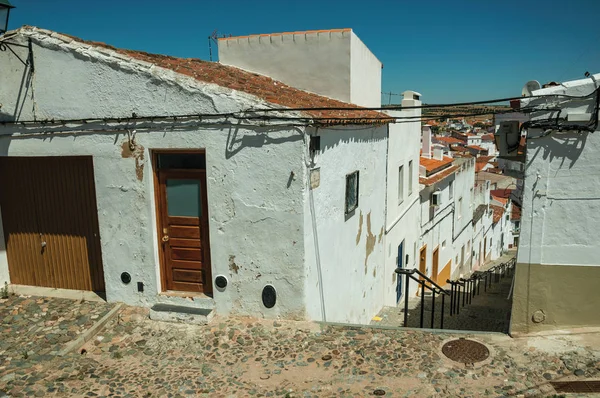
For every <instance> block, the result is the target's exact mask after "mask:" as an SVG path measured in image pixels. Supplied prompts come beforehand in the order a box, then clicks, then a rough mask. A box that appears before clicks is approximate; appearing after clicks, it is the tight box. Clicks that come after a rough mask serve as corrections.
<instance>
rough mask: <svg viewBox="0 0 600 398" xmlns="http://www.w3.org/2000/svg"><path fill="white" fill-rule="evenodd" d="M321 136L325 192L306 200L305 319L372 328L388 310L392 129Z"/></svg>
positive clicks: (343, 131) (309, 193)
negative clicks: (355, 183) (352, 200)
mask: <svg viewBox="0 0 600 398" xmlns="http://www.w3.org/2000/svg"><path fill="white" fill-rule="evenodd" d="M316 133H318V134H319V135H320V137H321V151H320V153H319V154H318V156H317V159H316V163H315V164H314V165H313V166H311V168H319V169H320V185H319V187H317V188H315V189H312V190H308V189H307V190H305V194H304V225H305V228H304V247H305V253H306V255H305V261H306V267H307V277H306V287H305V290H306V301H307V311H308V316H309V318H311V319H326V320H327V321H332V322H350V323H368V322H369V321H370V320H371V318H372V317H373V316H374V315H375V314H377V313H378V312H379V311H380V310H381V308H382V306H383V304H384V295H383V291H384V281H385V280H386V278H387V279H389V276H390V275H385V273H384V270H385V267H384V244H383V235H384V230H385V218H384V215H385V189H386V181H385V178H386V155H385V154H386V150H387V126H381V127H376V128H369V129H365V128H364V127H359V128H353V127H338V128H328V129H319V130H318V132H316ZM356 170H358V171H359V201H358V208H357V209H356V210H355V211H354V212H352V213H351V214H350V215H348V216H346V215H345V192H346V175H347V174H349V173H352V172H354V171H356ZM307 184H308V182H307ZM319 274H320V275H319ZM320 280H321V281H322V285H321V284H320V283H319V281H320ZM322 306H324V310H325V314H324V315H325V316H323V310H322Z"/></svg>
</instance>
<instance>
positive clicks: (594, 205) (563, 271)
mask: <svg viewBox="0 0 600 398" xmlns="http://www.w3.org/2000/svg"><path fill="white" fill-rule="evenodd" d="M594 77H595V79H600V74H596V75H595V76H594ZM594 90H595V86H594V82H593V81H592V79H583V80H577V81H573V82H565V83H563V84H561V86H558V87H552V88H548V89H542V90H538V91H535V92H534V94H535V95H544V94H568V95H575V96H582V95H588V94H590V93H592V92H594ZM594 101H595V97H594V96H590V97H589V98H588V99H587V100H583V101H582V100H570V99H566V98H561V97H548V98H540V99H532V100H530V101H529V102H528V104H527V105H548V106H549V107H560V108H561V116H562V117H564V116H566V115H567V114H571V113H588V120H589V115H590V114H591V113H592V111H593V108H594ZM552 115H555V113H553V114H552ZM549 116H551V115H550V114H549V113H543V112H536V113H534V114H533V115H532V118H531V119H532V120H543V119H546V118H548V117H549ZM542 134H543V131H542V130H540V129H529V130H528V131H527V156H526V163H525V164H526V168H525V184H524V193H523V207H522V222H521V235H520V243H519V252H518V259H517V262H518V265H517V275H516V283H515V292H514V300H513V319H512V324H511V331H512V332H513V333H519V332H522V333H529V332H536V331H540V330H546V329H557V328H567V327H572V326H599V325H600V316H598V309H597V303H598V300H599V293H598V289H597V287H596V285H597V281H598V277H599V276H600V260H599V257H598V253H600V240H598V238H597V237H598V225H600V163H599V162H598V154H599V153H600V134H598V130H596V132H594V133H588V132H577V131H566V132H556V131H553V132H551V133H550V134H548V135H545V136H542ZM542 314H543V315H542Z"/></svg>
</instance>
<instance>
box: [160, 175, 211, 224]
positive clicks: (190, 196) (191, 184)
mask: <svg viewBox="0 0 600 398" xmlns="http://www.w3.org/2000/svg"><path fill="white" fill-rule="evenodd" d="M166 185H167V211H168V214H169V216H171V217H201V216H202V200H201V196H200V193H201V190H200V181H199V180H182V179H168V180H167V184H166Z"/></svg>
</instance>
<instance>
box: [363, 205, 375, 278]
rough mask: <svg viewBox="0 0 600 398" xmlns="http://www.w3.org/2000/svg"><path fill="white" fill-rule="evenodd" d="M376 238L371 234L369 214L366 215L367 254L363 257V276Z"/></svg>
mask: <svg viewBox="0 0 600 398" xmlns="http://www.w3.org/2000/svg"><path fill="white" fill-rule="evenodd" d="M376 240H377V239H376V236H375V235H373V232H371V212H369V213H368V214H367V241H366V247H367V253H366V256H365V274H366V273H367V261H368V260H369V256H370V255H371V253H373V249H374V248H375V241H376Z"/></svg>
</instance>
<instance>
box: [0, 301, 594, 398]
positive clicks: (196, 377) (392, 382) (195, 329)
mask: <svg viewBox="0 0 600 398" xmlns="http://www.w3.org/2000/svg"><path fill="white" fill-rule="evenodd" d="M55 300H56V299H51V301H52V302H51V303H46V301H41V300H38V299H11V300H10V301H9V302H5V303H3V304H2V306H3V309H2V311H3V313H5V312H8V313H11V311H12V310H11V308H10V307H12V306H13V305H14V306H20V308H25V307H29V306H30V305H35V306H40V310H41V309H42V308H45V307H43V306H44V304H45V303H46V304H47V305H48V306H49V307H51V308H54V306H53V302H54V301H55ZM24 303H25V304H24ZM57 303H58V305H59V306H60V305H63V304H62V303H61V302H60V301H58V302H57ZM83 304H86V305H89V306H90V308H89V310H90V312H88V313H87V314H86V316H88V315H89V316H90V318H91V316H93V315H90V314H91V313H92V311H93V310H92V307H95V306H96V303H89V304H88V303H83ZM78 305H79V306H82V305H81V304H78ZM85 308H86V307H85V306H82V308H81V309H78V310H77V311H73V312H78V313H81V312H80V311H81V310H84V311H85ZM52 311H53V310H51V309H50V308H49V309H48V310H47V312H48V313H52ZM94 311H95V310H94ZM27 313H29V312H27ZM33 314H35V312H32V313H31V316H30V317H31V318H32V319H34V321H32V322H30V324H29V327H28V329H29V328H31V329H30V331H29V332H28V334H24V333H17V332H19V330H20V329H23V328H25V324H27V322H21V323H20V326H16V325H13V324H12V319H6V316H8V315H5V318H4V319H3V324H2V325H3V333H4V334H3V347H4V346H5V344H4V341H5V339H9V340H10V341H11V343H10V344H6V346H11V347H12V348H10V352H11V353H17V354H18V353H21V352H23V350H24V349H27V348H25V347H29V343H30V340H31V338H32V335H37V336H38V338H37V339H36V340H37V341H40V345H41V346H44V347H51V346H52V347H54V348H52V349H51V351H55V350H56V344H54V345H52V344H46V343H44V341H45V340H46V338H45V337H40V335H41V336H43V335H45V334H47V333H50V331H43V330H38V331H37V332H33V331H34V330H37V329H36V328H32V325H33V324H40V326H41V324H43V322H42V323H40V322H39V321H37V322H36V321H35V319H36V318H35V317H34V316H33ZM11 316H12V315H11ZM39 316H41V315H39ZM39 316H38V317H39ZM61 317H64V315H59V318H58V319H56V322H57V323H58V324H61V322H63V321H59V319H60V318H61ZM65 319H66V318H65ZM69 319H70V321H69V322H68V324H69V326H68V327H67V330H70V328H71V327H73V328H74V327H76V325H77V322H78V319H80V318H79V317H78V316H71V318H69ZM17 321H18V320H17ZM80 322H81V321H80ZM71 336H74V335H71ZM464 336H466V335H462V336H460V337H464ZM453 337H458V336H456V335H455V336H452V335H449V334H446V333H442V334H432V333H427V332H418V331H402V330H397V329H391V330H386V329H378V328H371V327H365V328H353V327H338V326H323V327H321V326H319V325H317V324H313V323H307V322H306V323H302V322H277V321H275V322H274V321H265V320H262V321H258V320H252V319H239V318H237V319H227V320H224V319H218V318H216V319H215V320H213V322H211V324H210V325H208V326H192V325H181V324H169V323H161V322H155V321H151V320H149V319H148V318H147V312H146V311H145V310H143V309H137V308H132V307H124V308H123V309H122V311H121V313H120V315H119V316H118V317H115V318H114V319H113V320H112V321H110V322H109V323H108V324H107V325H106V327H105V328H104V329H103V330H102V331H101V332H100V333H99V334H98V335H97V336H96V337H95V338H94V339H92V340H91V341H89V342H88V343H87V344H86V345H85V346H84V347H82V349H81V350H80V351H79V352H76V353H73V354H69V355H67V356H65V357H54V356H51V355H49V354H47V355H44V356H35V355H32V356H29V357H28V358H27V359H24V358H23V357H20V358H19V360H11V361H6V360H5V362H4V363H3V365H2V368H0V397H3V396H5V395H7V396H14V397H20V396H73V397H81V396H107V397H108V396H111V397H184V396H206V397H229V396H255V397H260V396H288V397H305V396H306V397H323V396H325V397H333V396H348V397H350V396H358V397H364V396H373V395H374V393H375V391H376V390H381V391H377V393H382V392H385V396H414V397H442V396H444V397H445V396H471V397H478V396H552V395H553V394H554V391H553V390H552V388H551V387H550V386H549V385H548V384H547V383H548V381H549V380H555V379H561V380H564V379H570V378H574V379H581V378H584V377H597V376H598V373H599V372H600V334H594V333H588V334H581V335H575V336H555V337H538V338H530V339H516V340H515V339H511V338H510V337H508V336H506V335H501V334H478V335H474V336H472V337H473V338H474V339H476V340H478V341H481V342H483V343H485V344H486V345H487V346H488V347H489V349H490V351H491V353H492V354H491V357H490V359H488V361H487V362H482V363H481V364H479V365H477V364H475V366H465V365H464V364H459V363H456V362H452V361H450V360H449V359H447V358H445V357H444V356H443V354H441V351H440V349H441V346H442V344H443V343H444V342H445V341H447V340H448V339H450V338H453ZM63 340H65V339H63ZM7 341H8V340H7ZM3 355H6V354H3ZM10 355H15V354H10Z"/></svg>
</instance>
